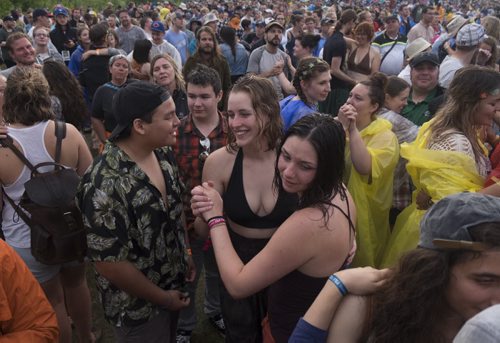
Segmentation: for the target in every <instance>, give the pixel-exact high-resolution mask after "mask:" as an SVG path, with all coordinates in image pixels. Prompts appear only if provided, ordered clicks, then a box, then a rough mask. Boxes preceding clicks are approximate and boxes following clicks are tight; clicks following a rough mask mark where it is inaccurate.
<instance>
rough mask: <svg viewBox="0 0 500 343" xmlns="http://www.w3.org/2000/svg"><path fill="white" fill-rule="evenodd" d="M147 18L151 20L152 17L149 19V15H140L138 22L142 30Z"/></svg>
mask: <svg viewBox="0 0 500 343" xmlns="http://www.w3.org/2000/svg"><path fill="white" fill-rule="evenodd" d="M148 19H150V20H153V19H151V18H150V17H148V16H144V17H142V18H141V20H140V21H139V24H140V26H141V29H143V30H144V28H145V27H146V22H147V21H148Z"/></svg>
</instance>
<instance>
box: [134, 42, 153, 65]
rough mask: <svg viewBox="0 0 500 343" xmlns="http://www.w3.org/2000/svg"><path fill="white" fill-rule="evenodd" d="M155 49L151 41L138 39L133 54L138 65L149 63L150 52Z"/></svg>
mask: <svg viewBox="0 0 500 343" xmlns="http://www.w3.org/2000/svg"><path fill="white" fill-rule="evenodd" d="M152 47H153V43H151V41H150V40H149V39H138V40H136V41H135V43H134V51H133V52H132V58H133V59H134V60H135V61H136V62H137V63H141V64H142V63H147V62H149V52H150V51H151V48H152Z"/></svg>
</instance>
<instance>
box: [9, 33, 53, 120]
mask: <svg viewBox="0 0 500 343" xmlns="http://www.w3.org/2000/svg"><path fill="white" fill-rule="evenodd" d="M9 38H10V37H9ZM3 117H4V119H5V121H6V122H9V123H20V124H23V125H26V126H31V125H34V124H36V123H38V122H40V121H44V120H49V119H53V118H54V113H53V111H52V102H51V99H50V94H49V83H48V82H47V80H46V79H45V77H44V76H43V74H42V71H41V70H39V69H37V68H26V67H20V68H15V69H14V71H13V72H12V73H11V74H10V76H9V77H8V79H7V86H6V88H5V91H4V105H3Z"/></svg>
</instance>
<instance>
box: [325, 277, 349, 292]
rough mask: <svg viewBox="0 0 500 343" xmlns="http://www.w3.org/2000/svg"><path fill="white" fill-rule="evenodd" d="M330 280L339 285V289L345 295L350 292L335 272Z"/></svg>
mask: <svg viewBox="0 0 500 343" xmlns="http://www.w3.org/2000/svg"><path fill="white" fill-rule="evenodd" d="M328 280H330V281H331V282H333V284H334V285H335V286H337V289H338V290H339V292H340V294H342V296H345V295H346V294H347V293H348V291H347V288H346V287H345V285H344V283H343V282H342V281H341V280H340V279H339V278H338V277H337V276H336V275H335V274H332V275H330V277H329V278H328Z"/></svg>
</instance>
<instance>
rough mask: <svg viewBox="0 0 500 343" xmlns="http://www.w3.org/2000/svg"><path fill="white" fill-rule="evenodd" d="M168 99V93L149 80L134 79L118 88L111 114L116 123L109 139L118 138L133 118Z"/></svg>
mask: <svg viewBox="0 0 500 343" xmlns="http://www.w3.org/2000/svg"><path fill="white" fill-rule="evenodd" d="M168 99H170V94H168V93H167V91H166V90H165V89H164V88H163V87H161V86H159V85H156V84H153V83H151V82H146V81H136V82H132V83H129V84H127V85H126V86H124V87H123V88H120V89H119V90H118V91H117V92H116V93H115V95H114V96H113V114H114V116H115V120H116V123H117V125H116V127H115V129H114V130H113V132H112V133H111V136H110V137H109V140H114V139H116V138H118V137H119V136H120V135H121V134H122V133H123V131H125V130H126V129H127V128H128V127H129V126H130V125H131V124H132V122H133V121H134V120H135V119H139V118H142V117H144V115H146V114H148V113H151V112H152V111H154V110H155V109H156V108H157V107H158V106H160V105H161V104H162V103H164V102H165V101H167V100H168Z"/></svg>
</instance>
